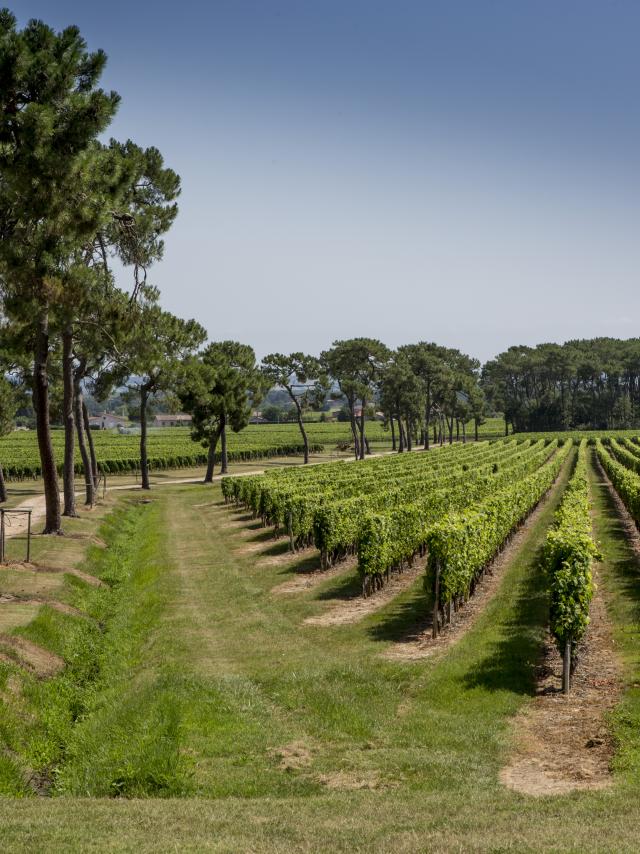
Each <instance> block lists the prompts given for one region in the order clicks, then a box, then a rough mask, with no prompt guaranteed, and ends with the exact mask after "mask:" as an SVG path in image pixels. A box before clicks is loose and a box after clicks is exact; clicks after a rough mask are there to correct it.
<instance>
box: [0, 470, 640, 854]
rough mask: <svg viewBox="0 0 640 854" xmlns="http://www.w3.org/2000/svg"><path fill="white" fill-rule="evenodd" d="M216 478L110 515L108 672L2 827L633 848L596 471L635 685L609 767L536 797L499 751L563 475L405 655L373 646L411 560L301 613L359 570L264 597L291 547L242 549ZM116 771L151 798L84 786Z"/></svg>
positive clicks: (14, 833)
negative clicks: (588, 786) (516, 785)
mask: <svg viewBox="0 0 640 854" xmlns="http://www.w3.org/2000/svg"><path fill="white" fill-rule="evenodd" d="M567 474H568V470H565V472H564V475H563V477H564V478H565V479H566V476H567ZM219 497H220V492H219V487H217V486H214V487H210V488H206V487H201V486H191V485H184V486H172V487H168V488H167V489H166V490H163V491H162V492H160V491H158V492H157V493H153V494H152V503H151V504H149V505H146V506H144V507H142V506H141V507H138V508H137V509H136V518H135V520H134V521H135V525H134V527H133V528H131V529H130V530H128V531H127V532H125V533H126V536H125V537H124V538H123V537H120V539H118V536H119V535H118V532H117V530H115V529H108V530H106V531H103V536H104V537H105V539H106V540H107V542H109V543H110V548H109V549H108V550H107V552H106V553H101V554H102V556H101V555H100V554H98V553H97V551H98V550H94V552H93V553H92V557H91V559H90V560H89V561H88V562H87V563H86V565H85V566H84V569H86V571H88V572H93V573H95V574H96V575H98V576H99V577H104V573H105V572H106V569H105V567H106V564H104V561H107V560H108V559H109V558H108V556H109V554H110V553H112V552H113V549H114V548H118V549H122V556H123V560H124V561H126V562H127V565H128V566H130V567H131V576H130V580H129V581H126V582H125V589H124V590H123V594H122V595H123V605H122V608H121V610H120V611H119V612H118V615H116V617H115V618H114V620H112V621H111V622H110V623H109V631H108V635H107V640H108V643H109V650H110V652H109V657H108V661H109V668H108V671H107V672H108V677H109V678H108V680H107V682H106V683H104V684H102V686H101V688H100V690H99V692H98V694H97V696H96V697H95V698H94V701H93V702H92V705H91V707H90V709H89V713H88V715H87V716H86V718H85V719H84V721H83V722H82V724H80V725H77V726H76V727H75V728H74V730H73V732H72V734H71V738H70V742H69V750H68V759H67V764H66V766H65V768H64V773H63V782H64V784H65V789H64V790H65V791H66V792H68V793H69V794H70V795H71V794H73V795H75V797H64V798H52V799H47V800H44V801H43V800H38V799H34V798H26V799H23V800H15V799H3V800H0V822H1V825H0V826H1V827H2V830H0V839H1V840H2V841H3V843H4V847H6V848H8V849H9V848H11V849H12V850H27V849H30V850H34V849H38V848H40V849H41V848H49V849H50V848H53V847H58V848H64V849H65V850H81V849H82V850H134V849H136V850H138V851H147V850H149V851H151V850H174V849H175V848H180V850H193V851H196V850H197V851H200V850H215V851H255V852H262V851H283V852H284V851H316V850H331V851H360V850H362V851H364V850H367V851H385V852H386V851H388V852H405V851H407V852H408V851H412V852H413V851H424V850H429V851H486V850H517V851H528V850H531V851H534V850H562V851H564V850H573V851H578V850H579V851H587V850H588V851H598V850H611V842H612V838H615V846H614V847H615V850H619V851H626V850H628V851H635V850H637V839H638V835H639V834H640V811H638V810H637V808H636V804H637V799H638V795H639V794H640V780H639V779H638V768H639V767H640V760H639V759H638V752H637V741H638V737H637V735H636V733H638V732H640V727H639V726H638V724H640V691H639V690H638V689H637V688H635V687H634V683H636V684H637V680H638V672H637V671H638V661H639V660H640V638H639V637H638V633H637V620H638V612H639V608H640V605H639V600H638V591H639V590H640V581H639V578H640V576H639V575H638V564H637V560H636V558H635V556H634V555H633V552H632V551H629V546H628V543H627V541H626V539H625V537H624V532H623V531H622V529H621V527H620V523H619V519H618V517H617V514H616V511H615V508H614V507H613V506H612V505H611V503H610V502H609V503H607V493H606V490H605V489H604V487H602V486H600V487H599V490H598V491H597V500H596V505H597V506H596V526H597V529H598V532H599V533H598V535H599V537H600V539H601V542H602V548H603V551H604V552H605V555H606V561H605V566H604V568H603V583H604V584H606V585H607V591H608V594H609V598H608V601H609V602H610V607H611V614H612V619H613V620H614V623H615V625H616V630H615V632H616V635H615V636H616V640H617V642H618V643H619V644H620V649H621V654H622V655H623V659H624V661H625V668H626V669H625V679H626V684H627V688H626V692H625V696H624V700H623V702H622V704H621V706H619V707H618V709H617V710H616V712H615V715H614V727H615V732H616V735H617V737H618V739H619V740H620V745H621V746H620V750H619V752H618V755H617V759H616V784H615V785H614V786H613V787H612V788H611V789H609V790H607V791H603V792H590V793H579V794H573V795H568V796H561V797H557V798H542V799H533V798H527V797H524V796H521V795H518V794H516V793H513V792H511V791H509V790H507V789H506V788H505V787H504V786H502V785H501V784H500V782H499V771H500V768H501V767H502V765H503V764H504V761H505V757H506V755H507V753H508V749H509V743H510V737H511V727H510V723H511V719H512V717H513V716H514V715H515V714H516V713H517V712H518V711H519V710H520V709H522V708H523V706H524V705H526V704H527V703H528V702H530V698H531V697H532V692H533V686H534V677H535V665H536V662H537V659H538V654H539V650H540V644H541V642H542V638H543V635H544V625H545V620H546V602H545V596H544V592H543V589H542V579H541V577H540V573H539V571H538V567H537V559H536V554H537V549H538V547H539V544H540V543H541V541H542V539H543V537H544V534H545V531H546V528H547V526H548V524H549V523H550V522H551V518H552V514H553V511H554V509H555V505H556V504H557V501H558V499H559V497H560V489H559V488H558V489H556V490H555V491H554V492H553V493H552V494H551V496H550V500H549V501H548V503H547V504H546V505H545V507H544V510H543V512H542V513H541V514H540V515H539V516H538V517H537V518H536V520H535V523H534V524H533V525H532V526H531V529H530V531H529V533H528V536H527V537H526V538H525V539H524V541H523V542H522V544H521V547H520V548H519V549H518V551H517V553H516V554H514V556H513V559H512V561H511V562H510V564H509V565H508V566H507V567H505V570H504V574H503V577H502V583H501V585H500V586H499V589H498V590H497V591H496V593H495V595H494V597H493V598H492V599H491V601H490V602H489V603H488V604H487V607H486V608H485V610H484V611H483V612H482V614H480V615H479V617H478V619H477V620H476V622H475V623H474V625H473V626H472V627H471V629H470V630H469V631H468V632H467V633H466V634H465V635H464V636H463V637H461V638H460V639H459V641H458V642H457V643H456V644H455V646H453V647H451V648H450V649H448V650H447V651H446V653H445V654H443V655H438V656H434V657H432V658H430V659H428V660H421V661H414V662H397V661H388V660H385V659H384V658H383V657H382V656H381V655H380V653H382V652H383V651H384V650H385V649H387V648H389V646H390V645H391V644H392V643H393V642H394V641H395V640H397V639H398V638H399V637H401V636H403V634H405V633H406V631H407V628H408V627H409V626H410V625H412V624H415V623H416V621H417V620H418V618H419V616H420V614H421V613H422V609H423V608H424V607H425V600H424V593H423V590H422V585H421V583H420V581H419V580H418V581H417V582H416V583H415V584H414V585H413V586H412V587H411V588H410V589H409V590H406V591H404V592H403V593H402V594H400V595H399V596H398V597H396V598H395V599H394V600H392V601H391V602H388V603H386V604H385V605H384V607H382V608H381V609H379V610H378V611H376V612H375V613H373V614H371V615H369V616H368V617H366V618H365V619H363V620H361V621H359V622H357V623H355V624H349V625H339V626H330V627H329V626H328V627H322V628H320V627H318V626H309V625H305V623H304V620H305V619H306V618H308V617H311V616H313V615H317V614H320V613H322V612H323V611H324V610H325V609H326V603H327V601H328V600H331V599H332V598H335V597H336V596H339V595H345V594H348V590H349V585H350V584H353V578H354V571H353V570H352V571H350V572H347V573H346V574H345V575H340V576H334V577H330V578H327V579H326V581H325V582H324V583H322V584H319V585H317V586H316V585H314V586H313V587H311V588H309V589H305V590H302V591H301V592H300V593H299V594H295V595H292V596H277V595H273V593H272V591H273V589H274V588H276V587H277V585H279V584H282V583H283V582H285V581H286V580H287V579H290V578H292V577H294V574H295V569H296V561H293V562H286V563H268V562H265V561H261V560H260V552H246V551H242V550H241V549H239V546H241V545H242V543H244V542H246V538H244V537H243V535H242V533H241V532H240V531H239V530H238V529H237V528H234V527H228V526H227V527H225V526H224V525H223V522H224V520H225V518H228V517H227V511H226V510H224V509H222V508H220V507H217V506H216V504H215V502H217V501H219ZM253 536H254V537H259V536H260V533H259V532H257V533H256V534H254V535H253ZM258 541H259V540H258ZM265 548H267V549H268V548H269V544H268V542H267V541H266V540H265ZM307 559H308V558H306V557H304V556H302V557H301V559H300V560H301V561H304V560H307ZM100 561H103V563H102V564H101V563H100ZM96 562H97V563H96ZM101 567H102V569H101ZM129 585H130V586H129ZM95 595H98V594H97V593H96V594H95ZM100 595H103V593H102V592H100ZM56 619H57V620H60V621H72V620H73V618H72V617H69V616H66V615H63V614H58V615H56ZM119 787H120V788H119ZM118 791H123V792H126V793H128V794H136V793H137V794H140V795H146V797H144V798H142V799H130V800H120V801H118V802H117V803H115V802H114V801H113V800H112V799H109V798H100V797H97V798H92V799H87V798H86V797H84V798H83V797H82V795H87V794H92V795H98V796H100V795H106V794H112V795H113V794H116V793H117V792H118ZM180 793H181V794H183V795H184V796H185V797H182V798H179V799H178V798H171V797H169V796H171V795H175V794H180ZM154 795H155V797H154ZM158 795H160V796H164V797H157V796H158ZM613 832H615V837H612V835H611V834H612V833H613Z"/></svg>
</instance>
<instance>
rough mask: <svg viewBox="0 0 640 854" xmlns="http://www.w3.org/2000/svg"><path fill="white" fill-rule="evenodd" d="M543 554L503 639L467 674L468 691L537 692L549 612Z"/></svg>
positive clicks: (504, 629)
mask: <svg viewBox="0 0 640 854" xmlns="http://www.w3.org/2000/svg"><path fill="white" fill-rule="evenodd" d="M540 551H541V549H538V550H537V551H536V554H535V556H534V558H533V559H532V560H531V561H530V562H529V563H530V565H529V567H528V569H527V572H526V576H525V578H524V580H523V583H522V584H521V585H520V588H519V592H518V594H517V599H516V601H515V605H514V607H513V610H512V611H511V612H510V615H509V616H508V617H506V618H505V619H502V620H501V621H500V623H501V625H500V629H501V636H502V640H500V641H498V642H497V643H496V644H495V645H494V646H493V647H492V649H491V652H490V653H489V654H488V655H486V656H485V657H484V659H483V660H482V661H480V662H479V663H478V664H477V665H476V667H474V669H473V670H472V671H470V672H467V673H466V674H465V676H464V678H463V682H464V684H465V685H466V687H467V688H479V687H482V688H486V689H488V690H489V691H512V692H514V693H516V694H529V695H533V694H534V693H535V685H536V668H537V666H538V664H539V663H540V658H541V655H542V649H543V637H544V627H545V626H546V624H547V618H548V611H549V604H548V598H547V593H546V588H545V582H544V576H543V573H542V569H541V568H540Z"/></svg>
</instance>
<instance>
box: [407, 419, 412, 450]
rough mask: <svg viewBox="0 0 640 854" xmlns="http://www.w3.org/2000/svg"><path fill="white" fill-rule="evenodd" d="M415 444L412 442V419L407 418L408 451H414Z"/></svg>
mask: <svg viewBox="0 0 640 854" xmlns="http://www.w3.org/2000/svg"><path fill="white" fill-rule="evenodd" d="M412 450H413V445H412V443H411V419H410V418H407V451H412Z"/></svg>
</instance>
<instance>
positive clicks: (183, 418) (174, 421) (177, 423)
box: [153, 412, 191, 427]
mask: <svg viewBox="0 0 640 854" xmlns="http://www.w3.org/2000/svg"><path fill="white" fill-rule="evenodd" d="M153 426H154V427H191V416H190V415H187V413H186V412H175V413H164V412H162V413H159V414H158V415H156V417H155V418H154V419H153Z"/></svg>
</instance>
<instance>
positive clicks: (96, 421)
mask: <svg viewBox="0 0 640 854" xmlns="http://www.w3.org/2000/svg"><path fill="white" fill-rule="evenodd" d="M128 423H129V419H128V418H123V417H122V416H121V415H116V414H115V413H113V412H103V413H101V414H100V415H91V416H90V417H89V426H90V427H92V428H93V429H94V430H109V429H110V428H112V427H124V426H125V425H126V424H128Z"/></svg>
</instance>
